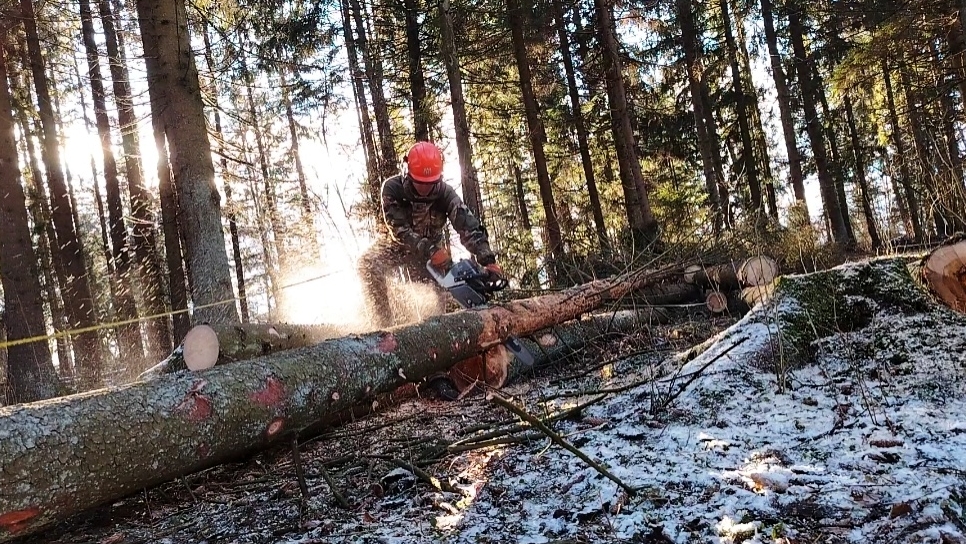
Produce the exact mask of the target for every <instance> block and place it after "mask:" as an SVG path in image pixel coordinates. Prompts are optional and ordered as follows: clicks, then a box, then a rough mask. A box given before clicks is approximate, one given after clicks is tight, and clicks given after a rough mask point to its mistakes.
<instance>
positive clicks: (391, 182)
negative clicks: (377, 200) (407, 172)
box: [382, 174, 403, 198]
mask: <svg viewBox="0 0 966 544" xmlns="http://www.w3.org/2000/svg"><path fill="white" fill-rule="evenodd" d="M382 194H384V195H389V196H393V197H396V198H401V197H402V196H403V178H402V176H400V175H398V174H397V175H395V176H392V177H388V178H386V180H385V181H383V182H382Z"/></svg>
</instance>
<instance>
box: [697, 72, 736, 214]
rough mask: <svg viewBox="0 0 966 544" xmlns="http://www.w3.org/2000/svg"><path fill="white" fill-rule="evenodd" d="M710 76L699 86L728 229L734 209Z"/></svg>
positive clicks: (704, 78)
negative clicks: (710, 88)
mask: <svg viewBox="0 0 966 544" xmlns="http://www.w3.org/2000/svg"><path fill="white" fill-rule="evenodd" d="M707 76H708V74H707V73H706V72H705V73H703V74H702V76H701V81H700V83H699V85H698V87H699V90H700V92H701V103H702V104H703V107H702V110H703V111H704V125H705V126H706V127H707V129H706V130H707V134H708V142H709V143H710V144H711V149H712V150H713V151H714V152H713V153H712V154H711V163H712V164H711V166H712V168H714V173H715V177H716V178H717V179H718V205H719V206H720V209H721V219H722V221H723V222H724V226H725V227H726V228H729V229H730V228H733V227H734V224H735V217H734V209H733V206H732V205H731V189H730V187H729V185H728V180H727V179H726V178H725V174H724V164H723V163H722V161H721V153H720V152H721V139H720V138H719V137H718V121H717V120H716V119H715V116H714V114H715V107H714V102H713V101H712V100H711V91H709V90H708V89H709V87H708V77H707Z"/></svg>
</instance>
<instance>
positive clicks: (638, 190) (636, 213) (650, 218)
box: [594, 0, 660, 248]
mask: <svg viewBox="0 0 966 544" xmlns="http://www.w3.org/2000/svg"><path fill="white" fill-rule="evenodd" d="M594 7H595V8H596V13H597V24H598V25H599V29H598V32H599V36H600V42H601V44H602V46H603V51H602V53H603V58H604V66H605V72H606V74H607V96H608V98H609V99H610V115H611V132H612V133H613V135H614V147H615V148H616V150H617V163H618V164H619V166H620V170H621V176H622V179H623V178H624V177H625V176H626V178H627V180H628V182H627V188H628V189H630V187H632V186H633V193H632V194H633V196H635V197H636V198H633V199H628V205H631V204H636V205H637V207H638V209H637V210H633V212H632V213H629V214H628V215H629V217H630V218H631V220H632V222H631V225H630V227H631V233H632V236H633V239H634V245H635V247H638V248H644V247H647V246H649V245H651V244H652V243H654V242H656V241H657V240H658V239H659V237H660V233H659V229H658V225H657V221H656V220H655V219H654V213H653V212H652V211H651V204H650V200H649V198H648V194H647V185H646V184H645V183H644V176H643V174H642V173H641V161H640V159H639V158H638V156H637V143H636V141H635V138H634V130H633V128H632V127H631V118H630V116H631V112H630V110H629V108H628V105H627V94H626V93H625V90H624V75H623V70H622V69H621V60H620V47H619V44H618V43H617V35H616V31H615V28H614V20H613V16H612V15H611V5H610V3H609V2H608V1H607V0H594Z"/></svg>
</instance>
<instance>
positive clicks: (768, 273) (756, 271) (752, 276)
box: [738, 255, 779, 287]
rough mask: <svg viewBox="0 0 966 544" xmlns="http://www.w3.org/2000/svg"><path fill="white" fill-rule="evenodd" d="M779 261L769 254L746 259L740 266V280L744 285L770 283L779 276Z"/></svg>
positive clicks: (752, 285)
mask: <svg viewBox="0 0 966 544" xmlns="http://www.w3.org/2000/svg"><path fill="white" fill-rule="evenodd" d="M778 274H779V269H778V263H777V262H776V261H775V259H772V258H771V257H768V256H767V255H759V256H757V257H751V258H749V259H745V261H744V262H743V263H741V266H739V267H738V281H740V282H741V283H742V285H747V286H751V287H754V286H756V285H768V284H770V283H772V282H773V281H775V278H777V277H778Z"/></svg>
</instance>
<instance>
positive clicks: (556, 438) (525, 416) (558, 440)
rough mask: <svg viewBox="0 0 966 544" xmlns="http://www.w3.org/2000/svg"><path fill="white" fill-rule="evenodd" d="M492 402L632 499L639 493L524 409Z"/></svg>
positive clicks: (500, 400)
mask: <svg viewBox="0 0 966 544" xmlns="http://www.w3.org/2000/svg"><path fill="white" fill-rule="evenodd" d="M491 400H492V401H493V402H494V403H496V404H498V405H500V406H502V407H503V408H506V409H507V410H509V411H511V412H513V413H514V414H516V415H517V416H519V417H520V419H522V420H524V421H526V422H527V423H529V424H531V425H533V426H534V427H536V428H537V429H539V430H540V432H542V433H543V434H545V435H547V437H548V438H550V440H552V441H553V442H554V443H555V444H557V445H558V446H560V447H561V448H563V449H565V450H567V451H569V452H570V453H572V454H574V455H576V456H577V458H579V459H580V460H581V461H583V462H584V463H587V465H588V466H589V467H591V468H593V469H594V470H596V471H597V472H599V473H600V474H601V475H603V476H604V477H605V478H607V479H608V480H610V481H612V482H614V483H615V484H617V485H619V486H620V487H621V488H622V489H623V490H624V491H625V492H626V493H627V495H628V496H629V497H632V496H634V495H635V494H636V493H637V490H636V489H635V488H633V487H631V486H629V485H627V484H625V483H624V482H623V481H622V480H621V479H620V478H618V477H617V476H614V475H613V474H612V473H611V472H610V471H609V470H607V469H606V468H604V467H603V465H601V464H600V463H598V462H597V461H594V460H593V459H591V458H590V457H588V456H587V454H585V453H584V452H582V451H580V449H579V448H577V447H576V446H574V445H573V444H571V443H570V442H568V441H567V440H566V439H565V438H563V437H562V436H560V435H559V434H557V432H556V431H554V430H553V429H551V428H550V427H548V426H546V425H545V424H544V423H543V422H542V421H540V420H539V419H538V418H536V417H533V416H532V415H530V414H529V413H528V412H527V411H526V410H524V409H522V408H520V407H518V406H516V405H515V404H513V403H512V402H510V401H508V400H506V399H504V398H503V397H500V396H499V395H493V397H492V399H491Z"/></svg>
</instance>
